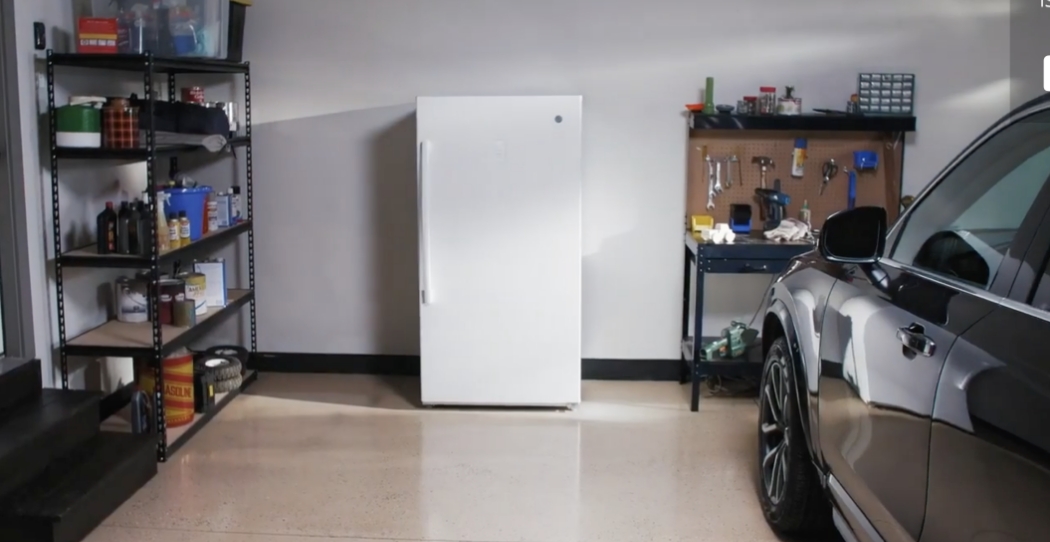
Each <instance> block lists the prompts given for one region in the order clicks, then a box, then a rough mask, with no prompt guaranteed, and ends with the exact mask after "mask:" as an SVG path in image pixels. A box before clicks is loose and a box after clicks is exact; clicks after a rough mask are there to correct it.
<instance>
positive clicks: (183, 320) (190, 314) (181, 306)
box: [171, 299, 197, 327]
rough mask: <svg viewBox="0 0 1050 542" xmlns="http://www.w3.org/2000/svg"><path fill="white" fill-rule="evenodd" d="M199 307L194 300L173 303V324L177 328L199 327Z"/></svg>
mask: <svg viewBox="0 0 1050 542" xmlns="http://www.w3.org/2000/svg"><path fill="white" fill-rule="evenodd" d="M196 309H197V306H196V302H195V301H193V300H192V299H187V300H184V301H176V302H174V303H172V308H171V313H172V322H173V323H174V324H175V327H193V326H195V325H197V310H196Z"/></svg>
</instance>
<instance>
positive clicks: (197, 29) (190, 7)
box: [77, 0, 230, 58]
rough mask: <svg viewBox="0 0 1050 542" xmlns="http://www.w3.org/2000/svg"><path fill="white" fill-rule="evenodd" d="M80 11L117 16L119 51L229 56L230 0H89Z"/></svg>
mask: <svg viewBox="0 0 1050 542" xmlns="http://www.w3.org/2000/svg"><path fill="white" fill-rule="evenodd" d="M77 12H78V14H79V15H80V16H83V17H108V18H113V19H117V22H118V28H119V34H118V36H119V37H118V39H117V52H118V53H132V54H134V53H146V52H152V53H153V54H154V55H157V56H162V57H198V58H226V53H227V48H228V46H229V30H230V0H161V1H159V2H154V1H152V0H90V6H88V7H84V6H83V5H82V4H81V9H79V10H77Z"/></svg>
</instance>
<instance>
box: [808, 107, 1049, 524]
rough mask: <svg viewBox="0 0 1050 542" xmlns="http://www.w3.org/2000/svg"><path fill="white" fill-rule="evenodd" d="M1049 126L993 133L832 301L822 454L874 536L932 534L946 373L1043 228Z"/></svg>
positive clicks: (847, 277) (850, 269)
mask: <svg viewBox="0 0 1050 542" xmlns="http://www.w3.org/2000/svg"><path fill="white" fill-rule="evenodd" d="M1039 115H1040V117H1039V118H1043V119H1044V121H1050V117H1046V114H1045V113H1039ZM1042 128H1043V127H1042V126H1039V123H1026V122H1015V123H1006V124H1004V125H1002V126H1001V127H999V128H998V129H995V130H992V131H990V132H988V133H987V134H986V135H985V136H983V139H982V141H980V142H978V143H977V144H975V145H973V146H972V147H971V148H970V149H969V150H968V151H967V152H965V153H964V154H963V155H962V156H961V157H960V158H959V159H957V160H956V161H955V162H954V163H953V164H952V166H950V167H949V168H948V169H946V170H945V173H943V174H942V176H941V178H940V179H938V180H937V181H935V183H934V184H933V185H932V188H931V189H929V190H927V191H926V192H925V193H924V194H923V195H922V196H920V198H919V200H918V201H917V202H916V203H915V204H914V205H913V206H912V207H911V208H910V209H909V211H908V213H907V214H905V216H904V217H903V218H902V220H901V221H900V222H899V223H898V225H897V226H896V227H895V228H894V231H893V232H892V233H891V236H890V238H889V243H888V244H887V246H888V249H887V252H888V254H887V255H886V256H884V258H883V259H882V261H881V262H880V263H879V264H876V265H875V266H864V267H862V266H844V267H843V269H842V276H841V278H840V280H839V281H838V282H837V283H836V284H835V287H834V289H833V290H832V292H831V295H830V296H829V299H828V305H827V309H826V312H825V316H824V324H823V326H824V327H823V329H822V333H821V345H820V358H821V379H820V383H819V418H820V440H821V447H822V450H823V452H824V459H825V462H826V463H827V465H828V467H829V468H830V471H831V476H832V480H831V481H830V484H829V487H830V488H831V493H832V495H833V496H834V497H835V498H836V500H837V501H841V502H839V505H840V508H842V507H843V506H845V507H846V508H847V509H849V508H851V507H852V509H856V510H859V511H860V514H859V517H853V518H846V519H847V521H850V522H851V524H852V526H853V528H854V530H855V531H856V532H858V533H868V535H862V536H864V537H865V538H871V539H873V540H878V539H884V540H890V541H898V540H900V541H914V540H918V539H919V538H920V535H921V533H922V530H923V522H924V519H925V515H926V505H927V482H928V477H929V471H928V460H929V458H930V439H931V431H932V422H931V418H932V416H933V413H934V407H935V397H936V393H937V387H938V383H939V381H940V378H941V372H942V369H943V367H944V366H945V362H946V359H947V358H948V356H949V353H950V351H951V350H952V347H953V344H954V343H955V342H956V340H957V338H958V337H959V336H960V335H963V334H964V333H966V332H967V331H968V330H969V329H970V328H971V327H972V326H974V325H975V324H977V323H978V322H980V321H981V320H982V319H983V318H985V317H986V316H988V315H989V314H990V313H992V312H993V311H994V310H995V309H996V307H997V306H998V304H999V301H1000V300H1001V299H1002V298H1003V297H1004V296H1005V295H1006V294H1007V293H1008V292H1009V289H1010V286H1011V285H1012V283H1013V281H1014V277H1015V276H1016V275H1017V269H1018V266H1019V265H1018V263H1017V262H1018V261H1020V260H1021V258H1022V256H1023V255H1024V254H1025V252H1026V251H1027V249H1028V247H1029V246H1030V244H1031V240H1032V236H1033V235H1034V233H1035V230H1036V226H1038V224H1039V221H1040V220H1041V217H1042V214H1041V213H1042V211H1043V210H1044V209H1045V202H1043V201H1040V202H1037V200H1039V198H1040V197H1043V198H1044V199H1045V197H1046V194H1045V192H1046V190H1045V189H1046V187H1047V183H1046V180H1047V177H1048V176H1050V131H1047V130H1044V129H1042ZM1033 208H1034V209H1035V211H1033ZM847 515H848V514H847ZM948 540H963V539H955V538H951V539H948ZM965 540H969V539H965Z"/></svg>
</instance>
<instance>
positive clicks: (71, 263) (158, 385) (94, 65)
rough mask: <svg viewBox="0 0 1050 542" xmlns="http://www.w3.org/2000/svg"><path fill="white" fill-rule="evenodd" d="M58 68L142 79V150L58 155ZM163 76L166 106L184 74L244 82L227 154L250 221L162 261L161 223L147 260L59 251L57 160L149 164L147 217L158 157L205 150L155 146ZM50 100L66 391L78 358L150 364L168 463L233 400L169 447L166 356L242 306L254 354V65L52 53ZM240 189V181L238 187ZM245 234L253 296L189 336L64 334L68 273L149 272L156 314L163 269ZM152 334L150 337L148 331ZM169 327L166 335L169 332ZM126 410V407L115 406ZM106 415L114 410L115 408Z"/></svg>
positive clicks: (155, 323)
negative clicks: (237, 171)
mask: <svg viewBox="0 0 1050 542" xmlns="http://www.w3.org/2000/svg"><path fill="white" fill-rule="evenodd" d="M56 66H68V67H76V68H86V69H99V70H115V71H125V72H135V73H140V74H142V78H143V86H144V89H143V90H144V92H145V95H146V102H147V108H148V110H147V111H148V112H147V113H146V129H145V130H144V143H145V145H144V146H143V147H140V148H138V149H121V150H114V149H105V148H100V149H68V148H59V147H58V144H57V130H58V126H57V119H56V116H55V109H56V104H55V68H56ZM163 74H166V75H167V85H168V100H169V101H175V100H176V94H175V92H176V91H175V89H176V83H177V81H176V76H177V75H180V74H242V75H243V76H244V93H245V96H244V115H245V134H244V135H243V136H237V137H234V138H231V139H230V141H229V143H230V147H231V148H233V147H243V148H245V149H246V152H245V154H246V156H245V159H246V168H245V184H246V187H245V188H246V192H247V220H246V221H245V222H243V223H240V224H237V225H235V226H232V227H230V228H227V229H225V230H220V231H219V232H217V233H216V234H214V235H210V236H207V237H205V238H204V239H201V240H200V241H197V242H195V243H193V244H192V245H190V246H189V247H183V248H181V249H178V250H176V251H172V252H168V253H165V254H161V253H160V247H158V246H157V224H156V221H155V220H150V221H149V223H150V239H152V243H150V253H149V256H148V257H144V256H143V257H136V256H120V255H99V254H97V253H92V251H91V250H90V249H80V250H73V251H70V252H63V250H62V227H61V224H62V222H61V215H60V205H59V177H60V175H59V161H60V159H71V160H125V161H127V160H132V161H144V162H146V182H147V186H148V191H149V213H150V216H151V217H152V216H156V212H157V205H158V197H157V183H156V179H155V172H154V170H155V166H156V161H157V157H158V155H161V154H163V155H172V154H179V153H184V152H193V151H197V150H199V149H200V147H198V146H193V145H177V146H164V147H158V146H157V144H156V130H155V126H154V123H155V119H154V115H153V112H154V111H155V107H154V105H155V101H156V93H155V89H156V86H157V83H158V77H159V76H161V75H163ZM47 100H48V113H49V115H48V117H49V122H48V126H49V131H50V151H51V206H52V229H53V235H54V237H53V239H54V244H55V258H54V262H55V283H56V287H57V295H56V302H57V305H58V307H57V311H56V312H57V316H58V332H59V357H60V359H59V361H60V368H61V375H62V389H69V357H70V356H71V355H72V356H75V355H86V356H96V357H98V356H141V357H146V358H148V359H149V362H150V363H149V366H150V370H151V371H152V372H153V376H154V388H153V390H152V392H153V404H154V405H159V407H158V408H154V409H153V413H154V419H153V427H152V430H153V431H154V433H155V434H156V435H157V460H158V461H160V462H165V461H167V460H168V458H169V456H170V454H171V453H172V452H173V451H174V450H175V449H176V448H178V447H179V446H181V444H182V443H183V442H185V440H187V439H189V438H190V437H192V436H193V435H194V434H196V432H197V431H199V429H200V427H199V426H200V425H201V424H203V423H207V422H208V421H209V420H211V419H212V417H213V416H214V415H215V414H216V413H217V411H218V409H219V408H221V407H223V406H225V405H226V404H229V402H230V401H231V400H232V398H233V396H234V394H236V392H234V394H230V395H229V396H227V397H225V398H224V399H223V400H222V401H220V402H219V404H218V405H217V408H216V409H214V410H213V411H211V412H209V413H208V414H207V415H202V416H201V417H200V420H199V422H198V423H197V424H195V425H194V426H192V427H191V428H190V429H189V430H187V431H186V432H184V433H183V434H182V437H181V440H180V441H177V442H169V441H168V430H167V429H168V428H167V424H166V421H165V410H164V401H163V390H164V373H163V370H162V362H163V359H164V356H166V355H168V354H170V353H171V352H172V351H174V350H175V349H176V348H179V347H181V346H185V345H187V344H188V343H189V342H190V341H192V340H194V339H197V338H200V337H202V336H203V335H204V334H205V333H207V332H208V331H210V330H212V329H214V328H215V327H216V326H218V325H219V324H221V323H222V322H223V321H225V320H226V319H227V318H229V317H230V316H232V314H233V313H234V312H236V311H238V310H239V309H240V308H242V307H243V306H244V305H245V304H249V305H250V307H251V308H250V311H251V352H252V354H253V355H254V354H255V353H256V351H257V347H258V345H257V340H256V320H255V318H256V308H255V227H254V222H253V220H252V219H253V217H254V208H253V197H252V196H253V190H252V188H253V186H252V185H253V183H252V143H251V136H252V120H251V119H252V116H251V78H250V64H249V63H248V62H232V61H225V60H212V59H187V58H179V59H171V58H161V57H155V56H154V55H152V54H150V53H146V54H141V55H80V54H57V53H54V52H53V51H48V54H47ZM234 184H235V185H236V184H238V183H236V180H235V182H234ZM245 233H247V235H248V281H249V289H248V290H230V293H231V302H230V303H229V304H228V305H227V306H226V307H225V308H223V309H220V310H216V311H214V312H213V313H209V314H208V315H207V316H205V317H203V318H202V319H201V320H200V321H199V322H198V323H197V325H195V326H193V327H192V328H189V329H187V330H174V329H172V328H169V327H168V326H162V325H161V323H160V321H159V319H157V318H153V319H151V320H150V322H149V323H148V324H126V323H119V322H115V321H110V322H107V323H106V324H104V325H102V326H99V327H98V328H95V329H93V330H90V331H88V332H86V333H84V334H82V335H80V336H78V337H74V338H69V337H67V334H66V313H65V290H64V284H63V268H64V267H79V268H127V269H141V270H147V269H148V271H149V277H150V289H149V293H150V295H149V308H150V314H158V309H159V306H158V304H159V299H160V291H159V281H160V278H161V266H162V265H164V264H166V263H171V262H173V261H176V260H178V259H179V258H180V257H183V256H186V255H189V254H191V253H198V252H204V251H207V250H210V249H214V248H216V247H218V246H219V245H221V244H223V243H225V242H228V241H231V240H233V239H235V238H237V237H239V236H240V235H242V234H245ZM142 326H146V327H148V328H149V329H148V334H146V333H145V331H146V329H145V327H142ZM116 328H119V331H120V333H109V334H107V333H106V331H107V330H113V329H116ZM166 328H167V329H166ZM135 335H139V336H141V337H140V338H139V339H135V338H128V337H129V336H135ZM113 336H120V337H121V339H120V340H111V341H110V342H106V338H107V337H109V338H112V337H113ZM254 377H255V375H254V373H252V374H245V376H244V382H245V384H244V385H243V386H242V388H243V387H246V386H247V385H248V384H250V383H251V382H252V381H253V380H254ZM127 396H128V394H127V392H126V390H118V391H117V392H116V393H114V394H113V395H111V396H110V397H107V398H106V401H104V403H106V402H108V403H114V402H118V403H119V402H120V399H121V398H124V399H125V400H126V398H127ZM118 406H123V405H118ZM109 410H113V408H110V409H109Z"/></svg>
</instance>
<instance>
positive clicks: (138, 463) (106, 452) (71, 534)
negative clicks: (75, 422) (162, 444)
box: [0, 432, 157, 542]
mask: <svg viewBox="0 0 1050 542" xmlns="http://www.w3.org/2000/svg"><path fill="white" fill-rule="evenodd" d="M156 474H157V439H156V437H155V436H152V435H130V434H125V433H105V432H102V433H99V434H98V435H97V436H96V437H95V438H94V439H92V440H91V441H89V442H88V443H86V444H84V445H83V446H81V448H80V449H78V450H77V451H75V452H74V453H72V454H69V455H67V456H65V457H62V458H60V459H58V460H56V461H54V462H53V463H52V464H51V466H49V467H48V468H47V470H46V471H44V472H43V473H42V474H41V475H39V476H38V477H36V478H35V479H33V480H31V481H30V482H29V483H28V484H26V485H25V486H24V487H23V488H21V489H20V490H18V491H16V492H15V493H13V494H12V495H11V496H10V497H9V498H8V499H6V500H4V501H0V540H3V541H4V542H80V541H81V540H83V539H84V538H85V537H86V536H87V535H88V534H90V533H91V531H92V530H94V529H95V528H96V527H98V526H99V525H100V524H101V523H102V521H103V520H105V519H106V518H107V517H109V515H110V514H112V513H113V511H115V510H116V509H117V508H119V507H120V505H121V504H123V503H124V501H126V500H128V499H129V498H131V496H132V495H134V494H135V492H136V491H138V490H139V489H141V488H142V486H144V485H146V482H149V480H150V479H151V478H153V477H154V476H156Z"/></svg>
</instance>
